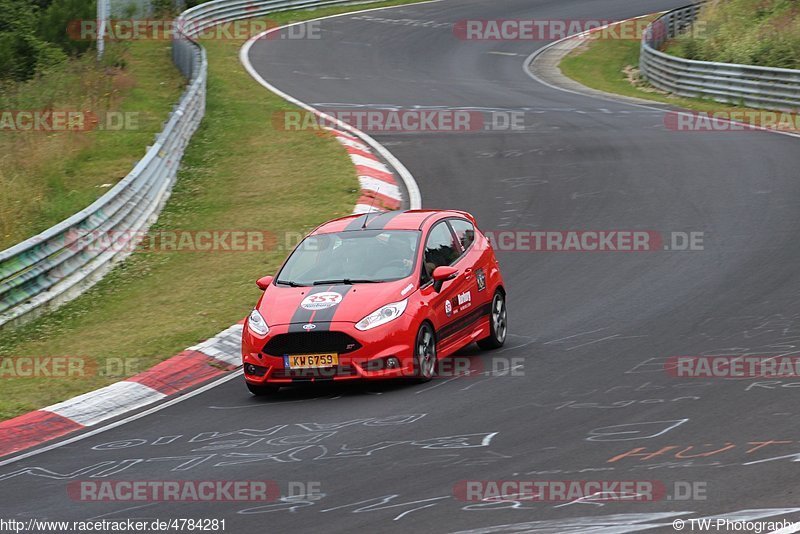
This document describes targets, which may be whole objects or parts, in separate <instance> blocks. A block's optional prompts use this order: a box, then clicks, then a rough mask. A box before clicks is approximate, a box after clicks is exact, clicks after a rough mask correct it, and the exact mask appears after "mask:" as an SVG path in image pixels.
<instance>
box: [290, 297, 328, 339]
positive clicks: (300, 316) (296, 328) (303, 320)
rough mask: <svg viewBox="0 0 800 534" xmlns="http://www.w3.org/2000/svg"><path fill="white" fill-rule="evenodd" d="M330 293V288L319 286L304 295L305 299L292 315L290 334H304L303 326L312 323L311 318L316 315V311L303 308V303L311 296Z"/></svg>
mask: <svg viewBox="0 0 800 534" xmlns="http://www.w3.org/2000/svg"><path fill="white" fill-rule="evenodd" d="M327 291H329V286H318V287H315V288H313V289H311V290H309V291H308V293H305V294H304V295H303V298H302V299H301V300H300V304H298V305H297V309H296V310H295V311H294V314H293V315H292V319H291V321H290V322H291V324H290V325H289V332H303V331H304V330H303V325H304V324H307V323H309V322H311V317H312V316H313V315H314V310H307V309H305V308H303V306H302V305H301V304H302V302H303V301H304V300H305V299H306V298H307V297H309V296H311V295H316V294H318V293H325V292H327Z"/></svg>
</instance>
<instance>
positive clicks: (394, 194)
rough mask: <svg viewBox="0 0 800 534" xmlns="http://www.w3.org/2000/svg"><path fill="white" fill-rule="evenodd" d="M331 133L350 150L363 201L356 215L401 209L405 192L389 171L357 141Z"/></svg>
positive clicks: (359, 203)
mask: <svg viewBox="0 0 800 534" xmlns="http://www.w3.org/2000/svg"><path fill="white" fill-rule="evenodd" d="M328 130H329V131H330V132H331V133H333V135H334V136H335V137H336V140H337V141H339V143H341V144H342V146H344V148H345V150H347V153H348V154H349V155H350V159H351V160H352V162H353V165H355V167H356V171H357V172H358V183H359V185H360V186H361V197H360V198H359V199H358V202H357V203H356V207H355V209H354V210H353V213H367V212H369V211H375V210H379V211H385V210H397V209H400V207H401V206H402V205H403V192H402V191H401V190H400V186H399V185H398V184H397V178H396V177H395V175H394V173H392V171H390V170H389V167H387V166H386V165H384V164H383V163H381V160H379V159H378V158H377V157H376V156H375V155H374V154H373V153H372V149H371V148H370V147H369V146H367V145H365V144H364V143H362V142H361V140H359V139H358V138H356V137H353V136H352V135H350V134H348V133H345V132H342V131H340V130H334V129H332V128H328Z"/></svg>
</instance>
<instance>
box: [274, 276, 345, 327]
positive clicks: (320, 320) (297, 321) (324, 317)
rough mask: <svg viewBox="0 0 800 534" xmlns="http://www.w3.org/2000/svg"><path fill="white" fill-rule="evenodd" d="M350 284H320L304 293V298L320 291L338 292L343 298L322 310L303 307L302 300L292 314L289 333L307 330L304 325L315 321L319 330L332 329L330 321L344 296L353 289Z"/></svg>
mask: <svg viewBox="0 0 800 534" xmlns="http://www.w3.org/2000/svg"><path fill="white" fill-rule="evenodd" d="M352 287H353V286H350V285H340V286H318V287H315V288H314V289H312V290H311V291H309V292H308V293H306V294H305V295H303V300H305V299H306V298H308V297H310V296H311V295H318V294H320V293H338V294H340V295H341V296H342V300H341V301H340V302H339V303H338V304H336V305H334V306H331V307H330V308H323V309H321V310H307V309H305V308H303V307H302V301H301V303H300V304H299V305H298V306H297V310H296V311H295V312H294V315H293V316H292V323H291V324H290V325H289V333H296V332H305V331H306V330H305V329H304V328H303V326H304V325H307V324H310V323H314V324H316V325H317V327H316V328H315V329H314V330H315V331H317V332H321V331H327V330H330V322H331V321H332V320H333V316H334V314H335V313H336V310H337V308H339V306H340V305H341V304H342V302H344V296H345V295H347V292H348V291H350V290H351V289H352Z"/></svg>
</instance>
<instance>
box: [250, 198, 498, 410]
mask: <svg viewBox="0 0 800 534" xmlns="http://www.w3.org/2000/svg"><path fill="white" fill-rule="evenodd" d="M258 287H260V288H261V289H263V290H264V295H263V296H262V297H261V299H260V300H259V302H258V305H257V306H256V308H255V309H254V310H253V311H252V313H251V314H250V316H249V317H248V318H247V321H246V322H245V326H244V334H243V336H242V358H243V363H244V376H245V380H246V382H247V387H248V388H249V389H250V391H251V392H252V393H253V394H255V395H267V394H270V393H274V392H275V391H277V390H278V389H279V388H280V387H281V386H282V385H290V384H296V383H301V382H319V381H323V380H324V381H331V380H333V381H341V380H354V379H386V378H402V377H414V378H415V379H417V380H420V381H425V380H430V378H431V377H432V376H433V374H434V372H435V369H436V364H437V360H438V359H441V358H444V357H447V356H449V355H451V354H453V353H454V352H455V351H457V350H458V349H460V348H462V347H464V346H466V345H468V344H470V343H472V342H473V341H477V342H478V345H479V346H480V347H481V348H484V349H494V348H498V347H501V346H502V345H503V343H504V342H505V339H506V334H507V312H506V291H505V288H504V285H503V277H502V275H501V274H500V268H499V266H498V262H497V259H496V258H495V255H494V251H493V250H492V247H491V245H490V244H489V241H488V240H487V239H486V237H485V236H484V235H483V234H482V233H481V232H480V231H479V230H478V229H477V227H476V225H475V219H474V218H473V217H472V216H471V215H470V214H468V213H465V212H461V211H429V210H411V211H392V212H387V213H376V212H373V213H369V214H365V215H352V216H349V217H344V218H341V219H335V220H333V221H330V222H327V223H325V224H323V225H322V226H320V227H318V228H317V229H316V230H314V231H313V232H311V234H309V235H308V236H307V237H306V238H305V239H304V240H303V241H302V242H301V243H300V244H299V245H298V246H297V248H296V249H295V250H294V251H293V252H292V254H291V255H290V256H289V258H288V259H287V260H286V262H285V263H284V264H283V266H282V267H281V269H280V271H279V272H278V274H277V276H275V277H272V276H265V277H264V278H261V279H260V280H258Z"/></svg>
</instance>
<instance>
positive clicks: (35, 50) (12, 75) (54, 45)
mask: <svg viewBox="0 0 800 534" xmlns="http://www.w3.org/2000/svg"><path fill="white" fill-rule="evenodd" d="M96 10H97V3H96V0H36V1H31V0H0V81H24V80H27V79H29V78H31V77H32V76H34V75H35V74H36V73H37V72H42V71H44V70H47V69H49V68H52V67H53V66H54V65H57V64H58V63H61V62H63V61H65V60H66V59H67V57H69V56H70V55H76V54H80V53H82V52H85V51H86V50H88V49H89V48H90V47H91V45H92V43H89V42H77V41H73V40H71V39H70V38H69V36H68V34H67V27H68V24H69V22H70V21H72V20H79V19H94V18H95V17H96Z"/></svg>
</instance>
